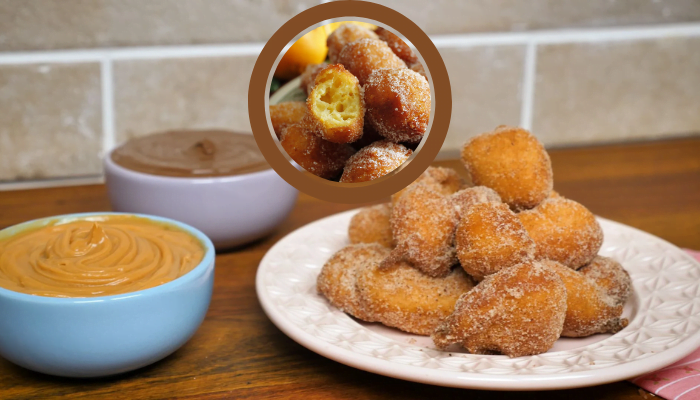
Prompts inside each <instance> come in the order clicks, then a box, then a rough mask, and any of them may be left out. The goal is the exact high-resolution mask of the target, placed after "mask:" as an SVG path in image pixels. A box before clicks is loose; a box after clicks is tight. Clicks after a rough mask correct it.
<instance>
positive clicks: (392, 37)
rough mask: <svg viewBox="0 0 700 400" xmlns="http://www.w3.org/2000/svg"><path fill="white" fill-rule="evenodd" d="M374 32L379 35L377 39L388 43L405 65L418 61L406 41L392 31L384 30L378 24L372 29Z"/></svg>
mask: <svg viewBox="0 0 700 400" xmlns="http://www.w3.org/2000/svg"><path fill="white" fill-rule="evenodd" d="M374 33H376V34H377V36H379V39H381V40H383V41H385V42H386V44H388V45H389V47H390V48H391V50H392V51H393V52H394V54H396V55H397V56H398V57H399V58H400V59H402V60H403V62H405V63H406V65H411V64H414V63H416V62H418V57H416V54H415V53H414V52H413V50H411V48H410V47H408V45H407V44H406V42H404V41H403V40H402V39H401V38H400V37H398V36H397V35H396V34H395V33H394V32H392V31H389V30H386V29H384V28H382V27H381V26H380V27H377V29H375V30H374Z"/></svg>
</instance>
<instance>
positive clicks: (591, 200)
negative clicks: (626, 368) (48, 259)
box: [0, 138, 700, 400]
mask: <svg viewBox="0 0 700 400" xmlns="http://www.w3.org/2000/svg"><path fill="white" fill-rule="evenodd" d="M550 154H551V157H552V162H553V165H554V178H555V189H556V190H557V191H559V192H560V193H561V194H562V195H564V196H566V197H569V198H571V199H574V200H577V201H579V202H581V203H583V204H584V205H586V206H588V207H589V208H590V209H591V210H592V211H593V212H594V213H596V214H598V215H600V216H603V217H606V218H610V219H613V220H616V221H619V222H622V223H625V224H628V225H631V226H634V227H637V228H639V229H642V230H645V231H648V232H650V233H652V234H654V235H657V236H659V237H661V238H664V239H666V240H668V241H670V242H671V243H674V244H676V245H678V246H681V247H688V248H696V249H700V138H696V139H680V140H672V141H664V142H654V143H642V144H631V145H614V146H602V147H590V148H576V149H561V150H553V151H551V152H550ZM438 164H441V165H448V166H454V167H458V168H461V166H459V163H458V162H456V161H445V162H440V163H438ZM354 207H356V205H343V204H333V203H327V202H322V201H319V200H316V199H313V198H310V197H308V196H304V195H301V196H300V198H299V201H298V204H297V206H296V208H295V209H294V211H293V212H292V214H291V215H290V217H289V218H288V219H287V220H286V221H285V222H284V224H283V225H282V226H281V227H280V228H279V229H278V230H277V232H276V233H275V234H273V235H272V236H270V237H268V238H266V239H264V240H261V241H258V242H256V243H253V244H251V245H248V246H246V247H243V248H239V249H236V250H233V251H230V252H226V253H222V254H219V255H218V256H217V258H216V280H215V286H214V296H213V298H212V302H211V307H210V309H209V313H208V314H207V317H206V319H205V321H204V323H203V324H202V326H201V328H200V329H199V331H197V333H196V334H195V336H194V337H193V338H192V339H191V340H190V341H189V342H188V343H187V344H186V345H185V346H183V347H182V348H181V349H180V350H178V351H177V352H175V353H174V354H173V355H171V356H169V357H167V358H166V359H164V360H162V361H160V362H158V363H156V364H154V365H151V366H148V367H145V368H142V369H140V370H137V371H134V372H131V373H127V374H125V375H121V376H117V377H110V378H102V379H92V380H78V379H64V378H56V377H51V376H47V375H42V374H38V373H34V372H31V371H28V370H25V369H23V368H20V367H17V366H14V365H13V364H11V363H9V362H8V361H5V360H3V359H0V398H1V399H7V398H35V397H40V398H46V397H58V398H61V397H70V398H89V399H97V398H109V399H113V398H134V399H136V398H138V399H145V398H163V397H181V398H188V397H191V398H207V399H213V398H232V397H235V398H256V399H257V398H303V399H305V400H311V399H375V398H377V399H379V398H402V399H425V398H452V397H456V396H463V397H461V398H465V399H501V398H515V399H530V398H532V399H566V400H575V399H641V398H645V397H648V398H651V397H650V396H649V395H648V394H645V393H644V392H640V391H639V390H638V388H637V387H636V386H634V385H632V384H630V383H627V382H618V383H613V384H608V385H602V386H596V387H590V388H583V389H573V390H564V391H551V392H529V393H528V392H523V393H515V394H514V393H508V392H486V391H466V390H458V389H449V388H441V387H435V386H429V385H423V384H418V383H412V382H405V381H401V380H398V379H392V378H387V377H383V376H379V375H374V374H371V373H368V372H364V371H360V370H356V369H354V368H350V367H347V366H345V365H342V364H340V363H337V362H334V361H331V360H328V359H326V358H324V357H321V356H319V355H317V354H315V353H313V352H311V351H309V350H307V349H306V348H304V347H302V346H300V345H298V344H296V343H295V342H294V341H292V340H291V339H289V338H288V337H287V336H285V335H284V334H283V333H282V332H281V331H279V330H278V329H277V328H276V327H275V326H274V325H273V324H272V323H271V322H270V320H268V318H267V317H266V316H265V314H264V313H263V311H262V309H261V307H260V304H259V303H258V299H257V297H256V295H255V287H254V279H255V272H256V269H257V266H258V263H259V262H260V260H261V258H262V257H263V255H264V254H265V252H266V251H267V250H268V249H269V248H270V247H271V246H272V245H273V244H274V243H275V242H276V241H277V240H279V239H280V238H282V237H283V236H284V235H286V234H288V233H289V232H291V231H293V230H294V229H296V228H298V227H300V226H302V225H304V224H307V223H309V222H311V221H314V220H316V219H319V218H321V217H325V216H327V215H330V214H334V213H337V212H340V211H344V210H348V209H351V208H354ZM109 209H110V208H109V203H108V201H107V198H106V192H105V188H104V186H101V185H95V186H80V187H66V188H50V189H38V190H24V191H14V192H0V227H6V226H9V225H13V224H16V223H19V222H22V221H26V220H29V219H33V218H38V217H44V216H50V215H57V214H66V213H76V212H89V211H105V210H109Z"/></svg>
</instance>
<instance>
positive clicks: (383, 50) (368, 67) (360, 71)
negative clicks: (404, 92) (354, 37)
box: [337, 39, 406, 85]
mask: <svg viewBox="0 0 700 400" xmlns="http://www.w3.org/2000/svg"><path fill="white" fill-rule="evenodd" d="M337 62H339V63H340V64H343V65H344V66H345V68H347V70H348V71H350V73H352V74H353V75H355V76H356V77H357V79H359V81H360V84H361V85H364V84H365V83H366V82H367V79H369V76H370V75H371V74H372V72H374V71H375V70H377V69H380V68H391V69H394V68H406V63H404V62H403V61H401V59H400V58H398V57H397V56H396V54H394V53H393V52H392V51H391V49H390V48H389V46H388V45H387V44H386V42H383V41H381V40H379V39H360V40H358V41H355V42H352V43H349V44H348V45H346V46H345V47H344V48H343V50H342V51H341V52H340V56H339V57H338V60H337Z"/></svg>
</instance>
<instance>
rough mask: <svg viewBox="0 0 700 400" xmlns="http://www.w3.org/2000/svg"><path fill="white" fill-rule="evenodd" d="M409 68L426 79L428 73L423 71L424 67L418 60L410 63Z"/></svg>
mask: <svg viewBox="0 0 700 400" xmlns="http://www.w3.org/2000/svg"><path fill="white" fill-rule="evenodd" d="M409 68H411V70H413V71H416V72H418V73H419V74H421V75H422V76H423V78H425V79H428V75H427V74H426V73H425V67H424V66H423V64H421V63H420V62H416V63H414V64H412V65H411V66H410V67H409Z"/></svg>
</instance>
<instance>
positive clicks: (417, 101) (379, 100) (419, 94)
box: [364, 68, 431, 143]
mask: <svg viewBox="0 0 700 400" xmlns="http://www.w3.org/2000/svg"><path fill="white" fill-rule="evenodd" d="M364 90H365V94H364V99H365V106H366V107H367V120H368V121H369V123H370V124H372V126H373V127H374V128H375V129H376V130H377V132H378V133H379V134H380V135H382V136H384V137H385V138H387V139H389V140H391V141H393V142H396V143H400V142H410V143H417V142H420V141H421V139H423V135H424V134H425V132H426V131H427V129H428V122H429V121H430V104H431V98H430V85H428V81H426V80H425V78H424V77H422V76H421V75H420V74H418V73H417V72H415V71H412V70H410V69H407V68H401V69H378V70H375V71H374V72H373V73H372V74H371V75H370V76H369V78H368V79H367V82H366V84H365V85H364Z"/></svg>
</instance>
